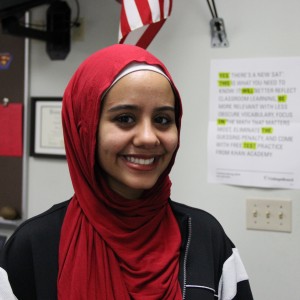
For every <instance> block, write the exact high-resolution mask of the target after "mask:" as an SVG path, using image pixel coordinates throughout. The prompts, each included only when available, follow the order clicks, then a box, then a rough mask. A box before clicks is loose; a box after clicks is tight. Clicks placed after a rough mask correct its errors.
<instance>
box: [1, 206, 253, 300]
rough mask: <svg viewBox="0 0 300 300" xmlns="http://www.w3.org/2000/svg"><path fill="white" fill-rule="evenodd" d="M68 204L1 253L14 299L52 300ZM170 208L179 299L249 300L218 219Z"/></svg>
mask: <svg viewBox="0 0 300 300" xmlns="http://www.w3.org/2000/svg"><path fill="white" fill-rule="evenodd" d="M68 203H69V202H68V201H66V202H63V203H60V204H57V205H55V206H53V207H52V208H51V209H50V210H48V211H46V212H44V213H43V214H40V215H38V216H36V217H33V218H31V219H29V220H28V221H26V222H24V223H23V224H22V225H20V226H19V228H17V230H16V231H15V233H14V234H13V235H12V236H11V238H10V239H9V240H8V242H7V243H6V245H5V247H4V248H3V250H2V251H1V260H0V266H1V267H3V268H4V269H5V270H6V271H7V273H8V277H9V280H10V283H11V286H12V289H13V291H14V293H15V295H16V297H17V298H18V299H19V300H27V299H28V300H34V299H39V300H48V299H49V300H54V299H57V285H56V281H57V274H58V247H59V239H60V230H61V226H62V223H63V219H64V216H65V213H66V209H67V206H68ZM170 204H171V207H172V209H173V212H174V214H175V216H176V218H177V220H178V224H179V227H180V230H181V235H182V245H181V257H180V274H179V281H180V285H181V288H182V293H183V299H186V300H196V299H197V300H200V299H201V300H216V299H219V300H225V299H226V300H231V299H234V300H238V299H239V300H252V299H253V297H252V294H251V290H250V287H249V282H248V278H247V274H246V272H245V270H244V266H243V264H242V262H241V261H240V258H239V255H238V253H237V250H236V249H235V248H234V245H233V244H232V242H231V241H230V240H229V239H228V237H227V236H226V234H225V233H224V231H223V228H222V227H221V225H220V224H219V223H218V221H217V220H216V219H215V218H214V217H212V216H211V215H210V214H208V213H206V212H204V211H202V210H199V209H195V208H191V207H188V206H186V205H183V204H179V203H176V202H173V201H170ZM236 281H237V282H236ZM100 300H101V299H100Z"/></svg>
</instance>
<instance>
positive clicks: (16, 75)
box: [0, 24, 26, 225]
mask: <svg viewBox="0 0 300 300" xmlns="http://www.w3.org/2000/svg"><path fill="white" fill-rule="evenodd" d="M25 43H26V41H25V39H24V38H19V37H14V36H12V35H7V34H3V33H2V29H1V24H0V82H1V84H0V105H1V116H0V117H1V118H2V120H0V122H1V121H2V123H3V124H4V125H7V122H8V123H9V124H13V125H15V124H16V122H17V121H18V122H20V124H21V125H20V126H21V128H19V130H21V131H22V132H21V134H20V135H19V136H18V143H19V145H18V147H19V151H18V153H13V151H12V152H11V155H10V153H6V152H5V151H4V152H3V151H2V153H1V155H0V178H1V180H0V216H1V217H0V225H1V224H16V223H18V221H20V220H21V219H22V217H23V216H22V215H23V193H22V185H23V184H22V183H23V160H24V155H23V152H22V149H21V146H20V143H21V144H22V142H23V141H22V139H23V136H22V133H23V123H21V122H23V121H22V120H23V119H21V120H20V115H19V119H18V120H16V119H14V118H13V119H12V118H11V117H9V116H6V112H11V111H12V108H14V107H18V109H21V110H22V111H21V114H22V115H23V107H24V95H25V92H24V91H25ZM6 117H7V118H6ZM5 118H6V120H5ZM21 118H22V116H21ZM8 131H9V128H8ZM11 134H15V133H14V132H12V133H11V132H9V133H8V134H7V135H6V137H7V138H9V137H11V136H10V135H11ZM13 138H15V136H13ZM0 143H2V145H1V146H2V149H3V146H5V145H4V143H6V140H5V135H4V138H3V130H2V138H1V141H0ZM20 149H21V150H20ZM3 216H4V218H3Z"/></svg>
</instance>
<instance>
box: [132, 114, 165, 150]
mask: <svg viewBox="0 0 300 300" xmlns="http://www.w3.org/2000/svg"><path fill="white" fill-rule="evenodd" d="M133 143H134V145H135V146H137V147H148V148H151V147H155V146H157V145H159V144H160V141H159V138H158V136H157V131H156V129H155V128H154V126H153V124H152V123H151V122H150V121H146V120H145V121H143V122H141V123H140V124H139V126H137V127H136V133H135V136H134V141H133Z"/></svg>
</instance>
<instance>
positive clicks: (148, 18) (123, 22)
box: [119, 0, 173, 49]
mask: <svg viewBox="0 0 300 300" xmlns="http://www.w3.org/2000/svg"><path fill="white" fill-rule="evenodd" d="M172 1H173V0H122V1H119V2H121V4H122V8H121V17H120V27H119V43H120V44H123V43H126V44H134V45H137V46H140V47H142V48H144V49H146V48H147V47H148V46H149V44H150V43H151V41H152V40H153V39H154V37H155V36H156V34H157V33H158V32H159V30H160V29H161V27H162V26H163V24H164V23H165V21H166V19H167V18H168V17H169V16H170V14H171V10H172Z"/></svg>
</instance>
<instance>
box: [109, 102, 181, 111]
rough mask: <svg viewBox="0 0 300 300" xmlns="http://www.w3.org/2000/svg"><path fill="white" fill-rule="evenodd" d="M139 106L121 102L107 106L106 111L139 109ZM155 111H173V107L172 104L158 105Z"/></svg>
mask: <svg viewBox="0 0 300 300" xmlns="http://www.w3.org/2000/svg"><path fill="white" fill-rule="evenodd" d="M139 109H140V108H139V107H138V106H137V105H132V104H122V105H116V106H113V107H111V108H109V109H108V110H107V111H108V112H116V111H120V110H139ZM155 111H171V112H174V111H175V107H174V106H169V105H166V106H159V107H156V108H155Z"/></svg>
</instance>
